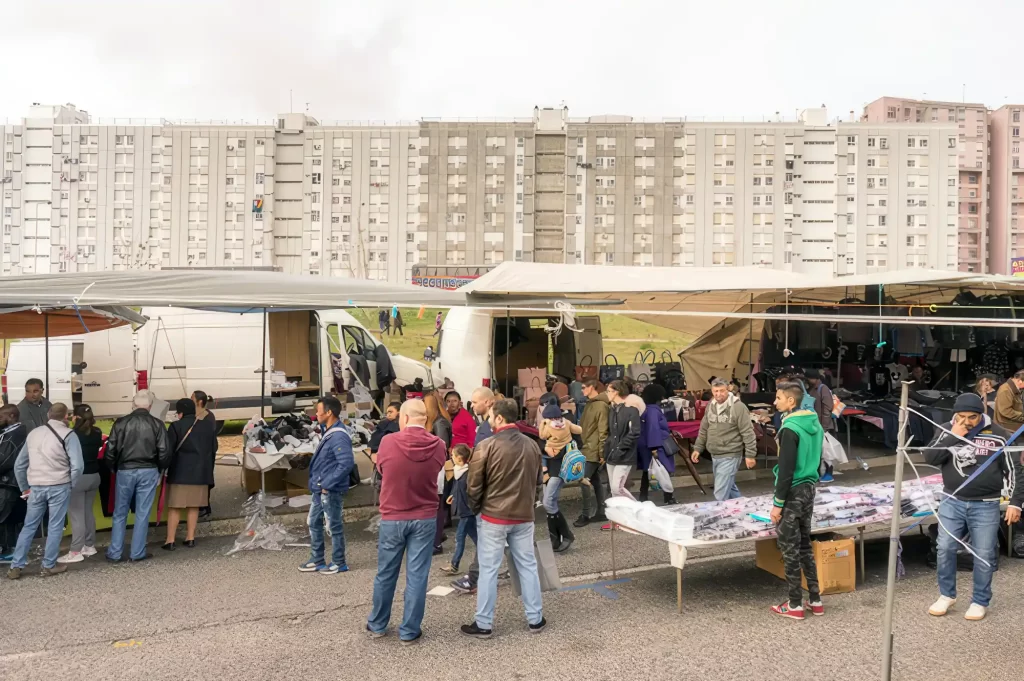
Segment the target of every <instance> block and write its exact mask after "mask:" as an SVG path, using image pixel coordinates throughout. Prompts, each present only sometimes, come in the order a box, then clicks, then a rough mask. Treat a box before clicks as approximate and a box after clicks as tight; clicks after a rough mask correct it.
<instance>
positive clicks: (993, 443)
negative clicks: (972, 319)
mask: <svg viewBox="0 0 1024 681" xmlns="http://www.w3.org/2000/svg"><path fill="white" fill-rule="evenodd" d="M984 412H985V405H984V403H983V402H982V401H981V398H980V397H979V396H978V395H975V394H974V393H966V394H963V395H961V396H960V397H958V398H956V403H955V404H954V405H953V421H952V422H951V423H949V424H947V426H946V429H947V430H948V431H950V432H945V431H943V432H941V433H940V434H939V437H937V438H936V440H935V441H934V442H933V443H932V445H931V447H930V448H929V449H927V450H926V451H925V454H924V462H925V463H926V464H929V465H931V466H938V467H939V468H940V469H941V471H942V488H943V491H944V492H945V494H944V495H943V499H942V502H941V504H940V505H939V510H938V516H939V524H940V529H939V555H938V570H937V573H938V579H939V599H938V600H937V601H935V603H933V604H932V606H931V607H930V608H929V609H928V614H929V615H933V616H935V617H941V616H943V615H945V614H946V613H947V612H949V609H950V607H952V605H953V604H954V603H956V554H957V550H958V548H959V546H960V542H961V541H964V540H965V537H966V536H967V535H969V536H970V539H968V540H967V541H966V543H967V544H969V545H970V547H971V549H972V550H973V551H974V553H975V554H976V555H975V558H974V589H973V593H972V594H971V605H970V607H969V608H968V609H967V612H966V613H965V615H964V619H967V620H971V621H977V620H981V619H984V617H985V612H986V610H987V609H988V605H989V601H990V600H991V599H992V573H993V571H994V570H995V567H996V562H997V561H998V559H999V558H998V550H999V536H998V534H999V523H1000V519H999V499H1000V497H1001V496H1002V492H1003V488H1004V487H1006V486H1008V487H1009V488H1010V490H1011V492H1010V504H1009V506H1008V507H1007V509H1006V518H1005V519H1006V522H1007V523H1008V524H1010V525H1012V524H1013V523H1016V522H1017V521H1018V520H1020V516H1021V505H1022V503H1024V485H1022V484H1021V474H1022V472H1021V467H1020V463H1019V459H1018V457H1017V456H1016V455H1015V454H1010V453H1009V452H1006V451H1003V452H1000V453H999V454H998V457H999V458H998V460H996V461H993V462H992V463H991V464H989V465H988V466H987V467H986V468H985V469H984V470H981V472H980V473H978V471H979V470H980V469H981V467H982V466H983V465H984V464H985V463H986V462H987V461H988V460H989V459H990V458H991V457H992V456H994V455H996V452H997V451H998V450H1000V449H1001V448H1003V447H1005V446H1007V445H1008V444H1012V443H1010V442H1008V441H1009V439H1010V436H1011V433H1010V432H1009V431H1007V430H1006V429H1005V428H1002V427H1000V426H998V425H997V424H995V423H993V422H992V419H991V417H989V416H988V415H987V414H985V413H984ZM975 473H978V475H977V477H975V478H974V479H973V480H971V481H970V482H967V481H968V479H969V478H970V477H971V476H972V475H974V474H975ZM965 483H966V484H965ZM958 540H959V541H958Z"/></svg>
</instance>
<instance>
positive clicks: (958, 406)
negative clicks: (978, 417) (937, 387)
mask: <svg viewBox="0 0 1024 681" xmlns="http://www.w3.org/2000/svg"><path fill="white" fill-rule="evenodd" d="M965 411H966V412H971V413H973V414H984V413H985V405H984V404H983V403H982V401H981V397H979V396H978V395H975V394H974V393H964V394H963V395H960V396H959V397H957V398H956V402H954V403H953V413H954V414H959V413H960V412H965Z"/></svg>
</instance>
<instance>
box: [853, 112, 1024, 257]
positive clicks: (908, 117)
mask: <svg viewBox="0 0 1024 681" xmlns="http://www.w3.org/2000/svg"><path fill="white" fill-rule="evenodd" d="M988 116H989V112H988V109H987V108H986V107H985V105H984V104H969V103H965V102H940V101H927V100H918V99H904V98H902V97H881V98H879V99H876V100H875V101H873V102H871V103H870V104H868V105H867V106H866V107H864V115H863V116H861V120H863V121H867V122H871V123H934V122H953V121H955V122H957V125H958V127H959V129H960V135H959V142H958V144H957V154H958V159H959V169H960V173H959V182H958V184H957V187H958V189H957V195H958V205H957V214H958V215H957V246H958V249H957V251H958V252H957V256H958V257H957V261H958V264H959V268H960V270H961V271H963V272H1002V271H1005V267H1007V263H1008V261H1007V260H1006V258H1005V257H1003V258H1002V259H1001V260H994V259H993V257H992V253H990V252H989V250H990V249H989V243H988V242H989V239H988V235H989V230H990V227H989V221H988V215H989V207H988V192H987V191H986V187H988V182H989V163H988V123H989V120H988ZM993 139H994V138H993ZM992 198H993V200H994V199H995V196H993V197H992ZM1021 255H1024V243H1022V247H1021Z"/></svg>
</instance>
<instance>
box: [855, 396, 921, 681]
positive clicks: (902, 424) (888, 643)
mask: <svg viewBox="0 0 1024 681" xmlns="http://www.w3.org/2000/svg"><path fill="white" fill-rule="evenodd" d="M908 385H909V384H908V383H907V382H906V381H904V382H903V385H902V389H901V391H900V418H899V432H898V433H897V434H896V437H897V445H896V479H895V481H894V485H895V487H894V488H893V491H892V522H891V523H890V526H889V569H888V571H887V575H886V581H885V618H884V619H883V620H882V681H890V679H892V644H893V635H892V610H893V605H894V601H895V599H896V562H897V561H898V560H899V542H900V494H901V492H902V491H903V465H904V464H903V457H904V456H906V451H905V448H906V446H907V428H906V426H907V396H908V394H909V391H908V390H907V386H908ZM863 552H864V549H863V546H862V547H861V555H863Z"/></svg>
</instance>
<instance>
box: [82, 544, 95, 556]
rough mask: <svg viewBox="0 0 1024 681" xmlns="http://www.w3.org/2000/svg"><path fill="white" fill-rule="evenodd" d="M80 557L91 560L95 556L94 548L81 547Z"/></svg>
mask: <svg viewBox="0 0 1024 681" xmlns="http://www.w3.org/2000/svg"><path fill="white" fill-rule="evenodd" d="M82 555H83V556H85V557H86V558H92V557H93V556H95V555H96V547H95V546H83V547H82Z"/></svg>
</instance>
